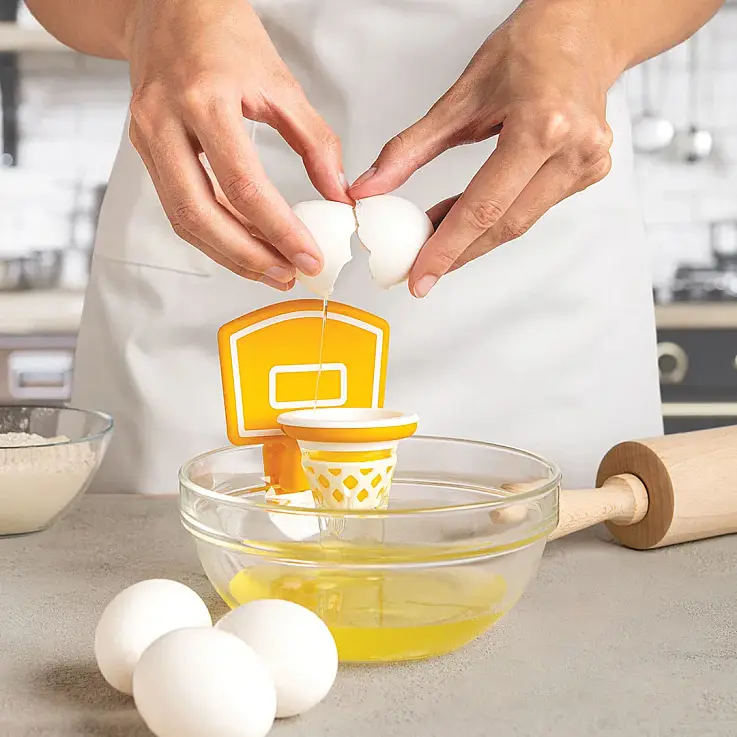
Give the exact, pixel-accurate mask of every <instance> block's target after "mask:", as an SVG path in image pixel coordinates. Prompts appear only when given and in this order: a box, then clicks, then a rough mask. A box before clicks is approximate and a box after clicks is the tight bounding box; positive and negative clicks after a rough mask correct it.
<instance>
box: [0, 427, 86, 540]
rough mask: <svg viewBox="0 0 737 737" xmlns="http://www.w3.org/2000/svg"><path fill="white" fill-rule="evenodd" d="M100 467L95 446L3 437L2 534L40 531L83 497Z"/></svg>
mask: <svg viewBox="0 0 737 737" xmlns="http://www.w3.org/2000/svg"><path fill="white" fill-rule="evenodd" d="M95 464H96V458H95V453H94V451H93V450H92V448H91V447H90V445H89V443H71V444H70V443H69V438H67V437H65V436H63V435H60V436H58V437H55V438H44V437H41V436H40V435H34V434H32V433H24V432H11V433H0V535H17V534H20V533H24V532H34V531H35V530H40V529H42V528H44V527H46V525H47V524H48V523H49V522H51V520H52V519H53V518H54V517H56V515H57V514H59V513H60V512H61V511H62V510H63V509H64V508H65V507H66V506H67V505H68V504H69V503H70V502H71V501H72V499H74V497H75V496H76V495H77V493H78V492H79V491H80V489H81V488H82V486H83V485H84V484H85V482H86V481H87V479H88V478H89V476H90V474H91V473H92V472H93V470H94V468H95Z"/></svg>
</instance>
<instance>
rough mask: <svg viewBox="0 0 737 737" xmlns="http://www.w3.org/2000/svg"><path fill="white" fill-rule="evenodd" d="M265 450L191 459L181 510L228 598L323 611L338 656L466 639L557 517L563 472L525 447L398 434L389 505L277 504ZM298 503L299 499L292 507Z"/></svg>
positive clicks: (496, 608)
mask: <svg viewBox="0 0 737 737" xmlns="http://www.w3.org/2000/svg"><path fill="white" fill-rule="evenodd" d="M262 452H263V446H260V445H255V446H241V447H229V448H223V449H220V450H215V451H211V452H209V453H205V454H203V455H200V456H197V457H196V458H193V459H192V460H191V461H189V462H188V463H187V464H186V465H185V466H183V467H182V469H181V472H180V502H181V516H182V521H183V524H184V527H185V528H186V529H187V530H188V531H189V532H190V533H191V534H192V535H193V536H194V539H195V541H196V545H197V551H198V554H199V558H200V561H201V562H202V566H203V568H204V570H205V573H206V574H207V576H208V578H209V579H210V581H211V582H212V584H213V586H214V587H215V589H216V590H217V591H218V593H219V594H220V596H222V598H223V599H224V600H225V602H226V603H227V604H228V605H229V606H230V607H236V606H238V605H240V604H243V603H246V602H248V601H253V600H255V599H265V598H279V599H288V600H291V601H294V602H297V603H298V604H301V605H303V606H305V607H307V608H308V609H311V610H312V611H313V612H315V613H316V614H318V615H319V616H320V617H321V618H322V619H323V620H324V621H325V623H326V624H327V625H328V627H329V628H330V630H331V631H332V633H333V635H334V637H335V640H336V643H337V645H338V652H339V655H340V659H341V661H343V662H383V661H398V660H411V659H418V658H425V657H429V656H433V655H440V654H443V653H447V652H450V651H452V650H455V649H456V648H458V647H460V646H462V645H465V644H466V643H468V642H470V641H471V640H473V639H474V638H476V637H478V636H479V635H480V634H481V633H483V632H484V631H486V630H487V629H488V628H489V627H491V626H492V625H493V624H494V623H495V622H496V621H497V620H499V619H500V618H501V617H502V616H504V615H505V614H506V613H507V612H508V611H509V610H510V609H511V608H512V607H513V606H514V605H515V604H516V603H517V601H518V600H519V598H520V596H521V595H522V593H523V592H524V590H525V588H526V586H527V585H528V583H529V582H530V580H531V579H532V578H533V577H534V575H535V574H536V572H537V568H538V565H539V563H540V558H541V556H542V552H543V548H544V546H545V540H546V538H547V536H548V535H549V534H550V532H551V531H552V530H553V529H554V528H555V526H556V524H557V521H558V494H559V490H560V472H559V471H558V469H557V467H556V466H554V465H553V464H552V463H549V462H547V461H545V460H544V459H543V458H540V457H538V456H535V455H533V454H531V453H526V452H524V451H520V450H516V449H514V448H508V447H504V446H500V445H493V444H489V443H480V442H472V441H467V440H453V439H448V438H435V437H422V436H415V437H412V438H408V439H407V440H404V441H402V442H401V443H400V445H399V448H398V462H397V467H396V470H395V476H394V481H393V484H392V487H391V493H390V503H389V507H388V509H382V510H371V511H366V510H352V511H337V510H325V509H316V508H314V506H312V502H311V495H310V494H309V493H306V495H305V494H303V495H301V496H300V497H299V499H300V501H297V500H296V499H294V498H293V499H292V500H291V501H290V502H289V503H287V504H285V503H284V497H282V498H281V502H282V503H278V502H279V501H280V498H279V497H276V498H274V496H273V490H272V491H269V488H270V487H269V482H268V479H267V478H265V477H264V467H263V457H262ZM296 504H300V505H301V506H295V505H296Z"/></svg>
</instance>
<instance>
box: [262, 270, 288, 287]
mask: <svg viewBox="0 0 737 737" xmlns="http://www.w3.org/2000/svg"><path fill="white" fill-rule="evenodd" d="M264 276H266V277H267V278H269V279H272V280H273V281H278V282H281V283H282V284H283V283H285V282H288V281H291V280H292V279H294V273H293V271H292V270H291V269H288V268H287V267H286V266H272V267H271V268H269V269H266V271H265V272H264Z"/></svg>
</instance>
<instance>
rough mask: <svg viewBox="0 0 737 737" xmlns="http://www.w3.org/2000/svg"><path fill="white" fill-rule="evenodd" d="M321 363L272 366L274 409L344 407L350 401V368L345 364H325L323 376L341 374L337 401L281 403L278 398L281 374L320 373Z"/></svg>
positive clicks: (303, 400) (307, 399) (271, 380)
mask: <svg viewBox="0 0 737 737" xmlns="http://www.w3.org/2000/svg"><path fill="white" fill-rule="evenodd" d="M320 370H321V369H320V364H319V363H301V364H300V363H298V364H294V365H292V366H272V368H271V370H270V371H269V404H270V405H271V407H272V408H273V409H311V408H312V407H342V406H343V405H344V404H345V403H346V402H347V401H348V368H347V366H346V365H345V364H344V363H324V364H323V365H322V375H323V376H324V375H325V374H326V373H329V372H330V371H337V372H338V373H339V374H340V396H338V397H337V398H335V399H318V400H317V402H315V397H306V398H305V399H293V400H290V401H286V402H280V401H279V400H278V399H277V396H276V382H277V378H278V377H279V376H280V375H281V374H306V373H315V374H316V373H317V372H318V371H320Z"/></svg>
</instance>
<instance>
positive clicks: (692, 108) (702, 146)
mask: <svg viewBox="0 0 737 737" xmlns="http://www.w3.org/2000/svg"><path fill="white" fill-rule="evenodd" d="M697 38H698V34H697V35H695V36H692V37H691V39H690V40H689V41H688V42H687V43H688V100H689V103H688V114H689V117H690V120H691V123H690V125H689V126H688V129H687V130H686V133H685V136H684V137H683V158H684V159H685V160H686V161H687V162H688V163H689V164H696V163H698V162H700V161H704V160H706V159H708V158H709V157H710V156H711V153H712V151H713V149H714V137H713V136H712V134H711V131H709V130H707V129H706V128H704V127H702V126H701V125H700V124H699V114H698V111H699V103H700V100H699V78H700V75H699V53H698V52H699V49H698V46H697Z"/></svg>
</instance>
